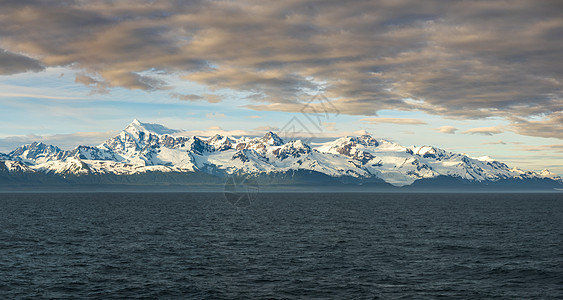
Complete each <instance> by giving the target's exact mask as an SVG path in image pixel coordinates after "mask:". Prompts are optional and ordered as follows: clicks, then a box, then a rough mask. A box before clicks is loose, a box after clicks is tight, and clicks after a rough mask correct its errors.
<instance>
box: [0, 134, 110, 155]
mask: <svg viewBox="0 0 563 300" xmlns="http://www.w3.org/2000/svg"><path fill="white" fill-rule="evenodd" d="M117 134H118V132H117V131H106V132H76V133H71V134H54V135H34V134H29V135H24V136H10V137H5V138H1V139H0V145H1V147H0V152H4V153H8V152H11V151H12V150H14V149H16V148H17V147H19V146H22V145H25V144H31V143H33V142H43V143H45V144H50V145H55V146H58V147H60V148H62V149H65V150H70V149H73V148H74V147H76V146H78V145H87V146H94V145H98V144H101V143H102V142H104V141H105V140H107V139H109V138H111V137H113V136H115V135H117Z"/></svg>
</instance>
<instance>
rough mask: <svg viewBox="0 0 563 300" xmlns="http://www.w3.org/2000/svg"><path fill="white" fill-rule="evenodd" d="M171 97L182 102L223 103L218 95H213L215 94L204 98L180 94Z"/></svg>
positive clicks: (206, 95) (172, 94)
mask: <svg viewBox="0 0 563 300" xmlns="http://www.w3.org/2000/svg"><path fill="white" fill-rule="evenodd" d="M170 97H172V98H176V99H178V100H182V101H199V100H205V101H207V102H209V103H219V102H221V97H220V96H218V95H213V94H203V95H202V96H200V95H195V94H187V95H184V94H178V93H170Z"/></svg>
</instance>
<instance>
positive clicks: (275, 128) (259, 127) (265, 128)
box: [254, 126, 280, 131]
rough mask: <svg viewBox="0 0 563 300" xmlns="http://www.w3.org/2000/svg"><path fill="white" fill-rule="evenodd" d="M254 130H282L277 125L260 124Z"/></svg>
mask: <svg viewBox="0 0 563 300" xmlns="http://www.w3.org/2000/svg"><path fill="white" fill-rule="evenodd" d="M254 130H258V131H278V130H280V128H279V127H276V126H258V127H256V128H254Z"/></svg>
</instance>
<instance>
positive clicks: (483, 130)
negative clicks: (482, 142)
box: [462, 126, 504, 135]
mask: <svg viewBox="0 0 563 300" xmlns="http://www.w3.org/2000/svg"><path fill="white" fill-rule="evenodd" d="M503 132H504V131H503V130H502V129H501V128H500V127H499V126H493V127H479V128H471V129H468V130H466V131H464V132H462V133H464V134H482V135H493V134H499V133H503Z"/></svg>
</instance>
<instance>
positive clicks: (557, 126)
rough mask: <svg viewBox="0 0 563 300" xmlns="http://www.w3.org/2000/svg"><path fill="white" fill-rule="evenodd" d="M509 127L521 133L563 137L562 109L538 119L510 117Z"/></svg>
mask: <svg viewBox="0 0 563 300" xmlns="http://www.w3.org/2000/svg"><path fill="white" fill-rule="evenodd" d="M512 121H513V123H512V126H511V129H512V130H513V131H514V132H516V133H518V134H521V135H528V136H540V137H545V138H557V139H563V111H559V112H554V113H552V114H549V115H548V116H546V117H545V118H544V119H542V120H539V121H528V120H525V119H523V118H517V117H515V118H512Z"/></svg>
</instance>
